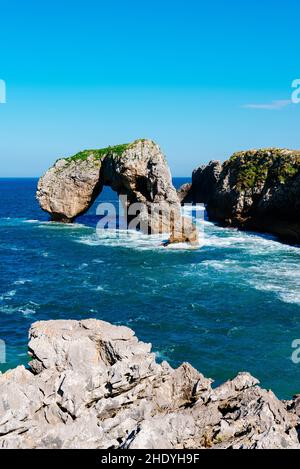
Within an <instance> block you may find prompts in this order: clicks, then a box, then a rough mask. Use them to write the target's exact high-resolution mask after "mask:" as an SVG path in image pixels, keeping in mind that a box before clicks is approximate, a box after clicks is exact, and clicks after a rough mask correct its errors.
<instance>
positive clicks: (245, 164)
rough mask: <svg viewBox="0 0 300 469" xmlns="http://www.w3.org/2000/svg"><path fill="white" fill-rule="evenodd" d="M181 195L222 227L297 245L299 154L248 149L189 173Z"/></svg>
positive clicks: (299, 233)
mask: <svg viewBox="0 0 300 469" xmlns="http://www.w3.org/2000/svg"><path fill="white" fill-rule="evenodd" d="M179 194H181V192H179ZM187 196H188V197H189V198H191V199H192V203H204V204H206V208H207V214H208V217H209V219H210V220H212V221H216V222H218V223H220V224H221V225H223V226H233V227H237V228H240V229H243V230H254V231H261V232H269V233H272V234H275V235H277V236H278V237H279V238H280V239H282V240H283V241H287V242H291V243H296V244H299V243H300V151H293V150H285V149H276V148H269V149H262V150H249V151H245V152H240V153H235V154H234V155H232V157H231V158H229V160H227V161H225V162H224V163H223V164H221V162H220V161H211V162H210V163H209V164H208V165H207V166H201V167H200V168H198V169H196V170H195V171H194V172H193V177H192V187H191V188H190V189H189V191H188V194H187ZM183 202H184V201H183Z"/></svg>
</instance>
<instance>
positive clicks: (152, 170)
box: [37, 140, 198, 244]
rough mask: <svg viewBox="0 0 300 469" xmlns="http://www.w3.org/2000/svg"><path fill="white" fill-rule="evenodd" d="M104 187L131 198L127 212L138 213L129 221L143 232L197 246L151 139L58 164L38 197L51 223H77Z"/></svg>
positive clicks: (88, 152) (194, 232)
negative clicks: (134, 221)
mask: <svg viewBox="0 0 300 469" xmlns="http://www.w3.org/2000/svg"><path fill="white" fill-rule="evenodd" d="M104 185H106V186H110V187H111V188H112V189H113V190H115V191H116V192H117V193H118V195H121V196H125V197H127V200H126V201H125V202H124V203H123V205H124V209H125V210H126V212H127V209H128V207H129V206H132V207H133V209H134V210H135V211H136V212H135V214H134V215H133V214H128V220H129V221H130V215H133V217H132V218H134V217H136V219H137V225H138V223H139V225H140V229H141V230H142V231H144V232H146V233H151V234H158V233H171V236H170V241H171V242H190V243H191V244H197V241H198V235H197V230H196V228H195V227H194V225H193V224H192V222H191V220H190V219H187V218H182V216H181V208H180V203H179V199H178V196H177V193H176V190H175V188H174V186H173V184H172V178H171V173H170V170H169V167H168V165H167V162H166V159H165V157H164V155H163V154H162V152H161V150H160V148H159V146H158V145H156V144H155V143H154V142H152V141H151V140H137V141H135V142H133V143H131V144H125V145H117V146H115V147H109V148H105V149H103V150H86V151H83V152H80V153H78V154H76V155H74V156H72V157H70V158H63V159H60V160H58V161H57V162H56V163H55V165H54V166H53V167H52V168H50V169H49V170H48V171H47V172H46V174H45V175H44V176H43V177H42V178H41V179H40V180H39V183H38V190H37V199H38V202H39V204H40V206H41V208H42V209H43V210H45V211H46V212H48V213H49V214H50V215H51V219H52V220H54V221H60V222H64V223H72V222H73V221H74V220H75V219H76V217H78V216H79V215H82V214H83V213H85V212H86V211H87V210H88V209H89V208H90V207H91V205H92V204H93V202H94V201H95V199H96V198H97V196H98V195H99V194H100V193H101V191H102V188H103V186H104ZM122 201H123V199H122ZM133 204H136V205H135V208H134V205H133ZM137 204H139V209H138V208H137ZM136 215H137V216H136Z"/></svg>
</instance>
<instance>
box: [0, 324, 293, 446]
mask: <svg viewBox="0 0 300 469" xmlns="http://www.w3.org/2000/svg"><path fill="white" fill-rule="evenodd" d="M29 352H30V355H31V357H32V361H31V362H30V363H29V365H30V369H28V370H27V369H25V368H24V367H23V366H19V367H18V368H16V369H14V370H11V371H8V372H6V373H5V374H3V375H0V448H110V449H111V448H130V449H138V448H145V449H151V448H163V449H169V448H177V449H178V448H216V449H222V448H236V449H238V448H300V444H299V438H298V433H297V431H298V429H299V428H300V419H299V415H300V405H299V399H295V400H294V401H289V402H281V401H279V400H278V399H277V398H276V397H275V395H274V394H273V393H272V392H271V391H266V390H264V389H262V388H260V387H259V385H258V384H259V383H258V381H257V380H256V379H255V378H253V377H252V376H251V375H249V374H248V373H240V374H239V375H238V376H237V377H236V378H234V379H233V380H232V381H228V382H226V383H225V384H222V385H221V386H219V387H216V388H212V386H211V385H212V381H211V380H210V379H207V378H205V377H204V376H203V375H202V374H201V373H199V372H198V371H196V370H195V369H194V368H193V367H192V366H191V365H189V364H188V363H184V364H183V365H181V366H180V367H179V368H178V369H173V368H171V367H170V365H169V364H168V363H167V362H162V363H161V364H158V363H156V361H155V355H154V354H153V353H151V345H150V344H145V343H143V342H140V341H138V339H137V338H136V337H135V335H134V332H133V331H132V330H131V329H128V328H127V327H121V326H113V325H111V324H108V323H105V322H103V321H98V320H93V319H90V320H83V321H72V320H69V321H65V320H58V321H46V322H37V323H35V324H33V326H32V327H31V330H30V340H29Z"/></svg>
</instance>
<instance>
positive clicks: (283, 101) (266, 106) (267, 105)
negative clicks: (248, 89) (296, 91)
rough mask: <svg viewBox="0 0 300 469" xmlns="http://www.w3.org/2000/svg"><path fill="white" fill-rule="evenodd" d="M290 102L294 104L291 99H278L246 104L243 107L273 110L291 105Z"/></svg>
mask: <svg viewBox="0 0 300 469" xmlns="http://www.w3.org/2000/svg"><path fill="white" fill-rule="evenodd" d="M290 104H292V101H291V100H290V99H281V100H278V101H272V102H271V103H262V104H245V106H243V107H244V108H246V109H268V110H271V111H272V110H274V109H282V108H284V107H287V106H289V105H290Z"/></svg>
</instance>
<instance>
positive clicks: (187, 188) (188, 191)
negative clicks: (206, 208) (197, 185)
mask: <svg viewBox="0 0 300 469" xmlns="http://www.w3.org/2000/svg"><path fill="white" fill-rule="evenodd" d="M177 195H178V198H179V202H180V203H181V205H184V204H191V203H192V202H193V196H192V184H191V183H187V184H183V185H182V186H180V187H179V189H177Z"/></svg>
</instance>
